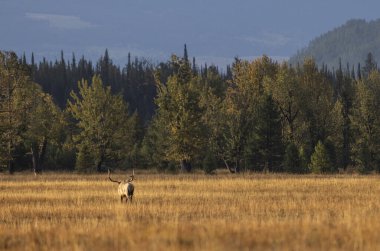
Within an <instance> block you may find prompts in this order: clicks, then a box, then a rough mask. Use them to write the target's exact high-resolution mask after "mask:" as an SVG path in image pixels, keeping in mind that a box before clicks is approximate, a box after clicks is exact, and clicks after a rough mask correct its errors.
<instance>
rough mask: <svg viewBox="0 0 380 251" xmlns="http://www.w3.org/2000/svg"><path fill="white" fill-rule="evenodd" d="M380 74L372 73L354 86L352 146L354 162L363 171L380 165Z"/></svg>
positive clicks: (375, 168)
mask: <svg viewBox="0 0 380 251" xmlns="http://www.w3.org/2000/svg"><path fill="white" fill-rule="evenodd" d="M379 107H380V73H379V72H378V71H372V72H371V73H370V74H369V76H368V78H367V79H363V80H361V81H359V82H358V84H357V85H356V97H355V102H354V107H353V114H352V117H351V119H352V123H353V127H354V130H355V132H356V137H355V144H353V145H352V151H353V153H354V155H353V159H354V162H355V163H356V164H357V165H359V167H361V168H362V169H364V170H365V171H372V170H378V169H379V166H380V165H379V164H380V109H379Z"/></svg>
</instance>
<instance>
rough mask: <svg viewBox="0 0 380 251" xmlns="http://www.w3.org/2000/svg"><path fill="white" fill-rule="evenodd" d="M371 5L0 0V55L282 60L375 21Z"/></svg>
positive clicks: (296, 0) (369, 0)
mask: <svg viewBox="0 0 380 251" xmlns="http://www.w3.org/2000/svg"><path fill="white" fill-rule="evenodd" d="M379 9H380V1H378V0H362V1H358V0H355V1H354V0H318V1H316V0H107V1H106V0H60V1H58V0H0V50H13V51H15V52H16V53H18V54H19V55H21V54H22V53H25V54H26V56H27V58H28V59H29V58H30V55H31V53H32V52H34V55H35V58H36V60H41V59H42V57H46V58H47V59H49V60H55V59H57V58H60V51H61V50H63V51H64V53H65V58H67V59H71V55H72V53H75V55H76V56H77V57H80V56H82V55H84V56H85V57H86V58H90V59H92V60H97V59H98V58H99V57H100V56H101V55H102V54H104V51H105V49H106V48H107V49H108V51H109V54H110V57H111V58H112V59H113V61H114V62H115V63H116V64H119V65H124V64H125V63H126V62H127V56H128V53H129V52H130V53H131V55H132V57H134V56H137V57H144V58H148V59H150V60H152V61H153V62H158V61H162V60H164V61H166V60H168V59H169V58H170V55H171V54H173V53H174V54H177V55H182V53H183V46H184V44H185V43H186V44H187V48H188V53H189V56H190V57H195V58H196V60H197V62H198V63H202V64H203V63H205V62H207V63H208V64H217V65H220V66H224V65H226V64H229V63H231V62H232V61H233V58H234V57H240V58H245V59H252V58H255V57H258V56H261V55H263V54H266V55H268V56H270V57H272V58H274V59H278V60H284V59H287V58H289V57H290V56H292V55H294V54H295V53H296V52H297V50H300V49H302V48H304V47H306V46H307V45H308V43H309V42H310V41H311V40H312V39H314V38H315V37H317V36H319V35H321V34H323V33H325V32H327V31H329V30H331V29H333V28H335V27H338V26H341V25H343V24H344V23H345V22H346V21H348V20H349V19H352V18H360V19H366V20H367V21H369V20H376V19H378V18H380V12H379Z"/></svg>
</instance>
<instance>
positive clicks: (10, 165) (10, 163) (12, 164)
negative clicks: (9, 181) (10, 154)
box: [8, 160, 15, 174]
mask: <svg viewBox="0 0 380 251" xmlns="http://www.w3.org/2000/svg"><path fill="white" fill-rule="evenodd" d="M8 171H9V174H14V172H15V167H14V163H13V160H8Z"/></svg>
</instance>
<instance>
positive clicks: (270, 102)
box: [0, 45, 380, 174]
mask: <svg viewBox="0 0 380 251" xmlns="http://www.w3.org/2000/svg"><path fill="white" fill-rule="evenodd" d="M63 55H64V54H63V52H62V53H61V58H60V60H56V61H55V62H52V61H47V60H46V59H43V60H42V61H41V62H35V60H34V57H33V55H32V57H31V59H30V60H27V59H26V57H25V55H23V56H21V57H18V56H17V55H16V54H15V53H13V52H5V51H2V52H0V88H1V89H0V132H1V134H0V137H1V145H0V163H1V166H0V169H1V170H2V171H7V172H9V173H14V172H16V171H23V170H31V171H33V172H34V173H36V174H38V173H41V172H43V171H45V170H49V171H61V170H62V171H76V172H85V173H88V172H102V171H106V170H107V168H116V169H122V170H124V169H128V168H132V167H133V168H138V169H156V170H158V171H160V172H178V171H182V172H192V171H194V170H203V171H204V172H205V173H207V174H211V173H213V172H214V171H215V170H216V169H218V168H224V169H228V170H229V172H231V173H240V172H246V171H254V172H288V173H335V172H338V171H342V170H343V171H344V170H354V171H356V172H360V173H370V172H378V171H380V170H379V169H380V109H379V107H380V72H379V69H378V68H377V64H376V62H375V61H374V59H373V56H372V54H371V53H369V54H368V56H367V58H366V59H365V64H364V65H363V64H362V65H360V64H358V65H357V66H356V65H355V66H350V65H346V66H342V63H340V64H339V67H337V68H336V69H329V68H328V67H327V66H325V65H323V66H322V67H318V65H317V64H316V63H315V62H314V61H313V59H305V60H304V61H303V63H301V64H297V65H290V64H288V63H287V62H284V63H278V62H276V61H274V60H272V59H270V58H269V57H267V56H265V55H264V56H262V57H260V58H258V59H255V60H253V61H246V60H241V59H239V58H236V59H235V61H234V63H233V64H232V65H231V66H228V67H227V69H226V70H221V69H219V68H218V67H216V66H213V65H211V66H208V65H202V66H199V65H197V63H196V60H195V58H192V59H190V58H189V56H188V52H187V48H186V45H185V47H184V53H183V55H182V56H176V55H173V56H172V57H171V58H170V60H168V61H167V62H161V63H157V64H153V63H152V62H150V61H149V60H145V59H141V58H137V57H136V58H134V59H132V58H131V56H129V57H128V62H127V63H126V65H125V66H123V67H120V66H118V65H115V64H114V63H113V62H112V59H111V58H110V56H109V55H108V52H107V50H106V51H105V53H104V55H103V56H102V57H101V58H100V59H99V60H98V61H97V62H96V63H93V62H92V61H91V60H87V59H85V58H84V57H82V58H80V59H79V60H77V59H76V57H75V55H74V54H73V55H72V58H71V59H70V60H66V59H65V58H64V56H63Z"/></svg>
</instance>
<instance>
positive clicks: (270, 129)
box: [253, 95, 284, 171]
mask: <svg viewBox="0 0 380 251" xmlns="http://www.w3.org/2000/svg"><path fill="white" fill-rule="evenodd" d="M255 124H256V125H255V129H254V142H253V144H254V145H256V147H257V160H256V161H257V163H258V165H259V166H260V169H263V168H264V167H266V168H268V169H269V171H281V169H280V165H281V162H282V156H283V150H284V149H283V143H282V125H281V118H280V112H279V111H278V108H277V105H276V104H275V102H274V101H273V99H272V97H271V96H270V95H264V96H263V97H262V98H261V100H260V103H259V104H258V114H257V121H256V123H255Z"/></svg>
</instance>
